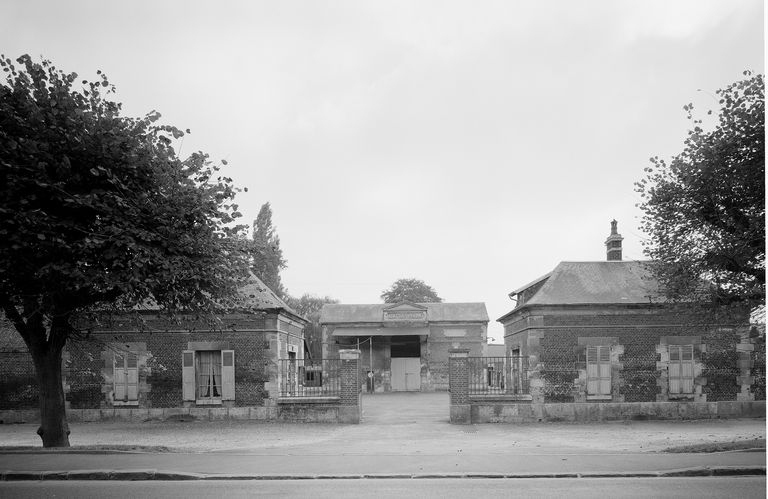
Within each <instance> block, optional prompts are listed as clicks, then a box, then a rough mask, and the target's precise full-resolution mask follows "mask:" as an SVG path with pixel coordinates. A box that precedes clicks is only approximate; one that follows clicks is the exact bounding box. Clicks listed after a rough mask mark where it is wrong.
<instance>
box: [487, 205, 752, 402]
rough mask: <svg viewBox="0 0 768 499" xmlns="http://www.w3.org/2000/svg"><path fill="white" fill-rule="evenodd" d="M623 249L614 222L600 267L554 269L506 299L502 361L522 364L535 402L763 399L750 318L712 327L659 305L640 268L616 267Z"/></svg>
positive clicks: (683, 310) (691, 313)
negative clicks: (509, 305)
mask: <svg viewBox="0 0 768 499" xmlns="http://www.w3.org/2000/svg"><path fill="white" fill-rule="evenodd" d="M621 241H622V237H621V235H620V234H618V232H617V227H616V221H615V220H614V221H613V222H612V224H611V234H610V236H609V237H608V239H607V241H606V243H605V244H606V250H607V261H603V262H561V263H560V264H559V265H557V267H555V269H554V270H553V271H552V272H549V273H547V274H545V275H543V276H542V277H540V278H539V279H536V280H535V281H533V282H531V283H529V284H526V285H525V286H522V287H520V288H518V289H516V290H515V291H513V292H512V293H510V298H511V299H513V300H516V304H515V307H514V309H513V310H512V311H511V312H509V313H508V314H506V315H504V316H503V317H501V318H499V319H498V321H499V322H501V323H502V324H503V326H504V343H505V346H506V349H507V353H508V355H510V356H511V357H513V358H517V357H519V358H524V359H526V360H527V361H528V363H529V372H528V376H529V377H530V390H531V394H532V396H533V399H534V400H538V401H540V402H585V401H603V402H611V401H612V402H642V401H671V400H690V401H695V402H704V401H718V400H754V394H755V392H758V393H760V394H762V395H761V396H762V398H764V393H765V390H764V386H765V385H764V384H765V374H764V373H765V371H764V369H765V368H764V363H763V365H762V366H761V367H760V368H759V369H762V370H761V371H756V369H758V368H756V367H755V354H754V353H753V350H754V348H755V343H756V342H757V341H758V340H759V339H758V338H757V337H756V336H757V335H756V334H754V330H752V331H750V328H749V325H748V317H744V318H743V320H736V321H733V322H732V323H725V322H722V321H719V322H716V323H713V321H708V320H707V319H706V317H707V315H706V314H697V313H696V310H701V308H698V309H697V308H696V307H695V306H693V305H691V304H688V305H681V304H679V303H678V304H672V303H668V302H665V300H664V297H663V295H662V293H661V292H660V290H659V283H658V282H657V281H656V279H655V278H654V277H653V275H652V274H651V272H650V269H649V266H648V262H637V261H623V260H622V255H621V253H622V249H621ZM751 333H752V334H751ZM759 396H760V395H759Z"/></svg>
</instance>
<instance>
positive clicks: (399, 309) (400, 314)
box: [381, 301, 427, 327]
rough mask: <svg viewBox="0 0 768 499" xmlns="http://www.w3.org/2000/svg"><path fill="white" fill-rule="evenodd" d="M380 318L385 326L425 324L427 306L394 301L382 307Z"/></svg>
mask: <svg viewBox="0 0 768 499" xmlns="http://www.w3.org/2000/svg"><path fill="white" fill-rule="evenodd" d="M381 320H382V322H383V323H384V326H385V327H387V326H390V327H391V326H396V325H404V324H426V323H427V307H424V306H422V305H417V304H416V303H411V302H407V301H404V302H400V303H395V304H394V305H392V306H390V307H386V308H385V309H384V312H383V314H382V318H381Z"/></svg>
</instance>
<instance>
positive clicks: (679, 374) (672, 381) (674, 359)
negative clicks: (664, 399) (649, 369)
mask: <svg viewBox="0 0 768 499" xmlns="http://www.w3.org/2000/svg"><path fill="white" fill-rule="evenodd" d="M669 394H670V395H692V394H693V345H669Z"/></svg>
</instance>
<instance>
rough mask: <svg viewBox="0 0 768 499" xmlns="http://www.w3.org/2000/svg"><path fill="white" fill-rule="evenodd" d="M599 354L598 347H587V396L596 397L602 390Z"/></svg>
mask: <svg viewBox="0 0 768 499" xmlns="http://www.w3.org/2000/svg"><path fill="white" fill-rule="evenodd" d="M597 353H598V352H597V347H587V395H596V394H597V393H599V389H600V381H599V374H600V373H599V364H598V363H597Z"/></svg>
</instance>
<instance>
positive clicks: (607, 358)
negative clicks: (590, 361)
mask: <svg viewBox="0 0 768 499" xmlns="http://www.w3.org/2000/svg"><path fill="white" fill-rule="evenodd" d="M599 352H600V395H610V394H611V347H607V346H603V347H599Z"/></svg>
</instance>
